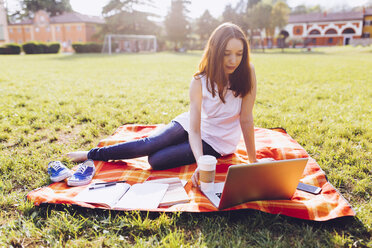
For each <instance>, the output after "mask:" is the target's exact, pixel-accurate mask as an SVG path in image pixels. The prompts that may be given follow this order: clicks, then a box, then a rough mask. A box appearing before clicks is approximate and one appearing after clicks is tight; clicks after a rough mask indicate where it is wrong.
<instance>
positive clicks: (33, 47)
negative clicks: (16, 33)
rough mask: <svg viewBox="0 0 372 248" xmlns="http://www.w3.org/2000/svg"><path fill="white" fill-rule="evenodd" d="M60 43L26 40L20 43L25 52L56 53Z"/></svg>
mask: <svg viewBox="0 0 372 248" xmlns="http://www.w3.org/2000/svg"><path fill="white" fill-rule="evenodd" d="M60 47H61V45H60V44H59V43H56V42H55V43H44V42H27V43H24V44H23V45H22V48H23V51H24V52H25V53H26V54H43V53H58V52H59V49H60Z"/></svg>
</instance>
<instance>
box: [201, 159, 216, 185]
mask: <svg viewBox="0 0 372 248" xmlns="http://www.w3.org/2000/svg"><path fill="white" fill-rule="evenodd" d="M197 163H198V168H199V180H200V188H201V190H202V191H204V192H210V191H213V190H214V177H215V175H216V164H217V159H216V158H215V157H213V156H210V155H204V156H201V157H199V159H198V162H197Z"/></svg>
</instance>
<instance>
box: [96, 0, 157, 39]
mask: <svg viewBox="0 0 372 248" xmlns="http://www.w3.org/2000/svg"><path fill="white" fill-rule="evenodd" d="M152 5H153V2H152V1H151V0H143V1H135V0H128V1H127V0H125V1H124V0H110V1H109V2H108V3H107V5H106V6H104V7H103V10H102V14H103V16H104V17H105V24H104V25H103V27H102V30H101V32H100V33H101V35H102V36H104V34H108V33H109V34H157V33H159V31H160V28H159V27H158V25H156V24H155V23H154V22H153V21H150V20H149V17H154V16H156V17H157V16H158V15H156V14H153V13H149V12H145V11H139V9H140V8H141V7H148V6H152Z"/></svg>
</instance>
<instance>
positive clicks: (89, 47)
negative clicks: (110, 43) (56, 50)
mask: <svg viewBox="0 0 372 248" xmlns="http://www.w3.org/2000/svg"><path fill="white" fill-rule="evenodd" d="M72 48H73V49H74V51H75V53H101V51H102V44H100V43H95V42H88V43H81V42H77V43H72Z"/></svg>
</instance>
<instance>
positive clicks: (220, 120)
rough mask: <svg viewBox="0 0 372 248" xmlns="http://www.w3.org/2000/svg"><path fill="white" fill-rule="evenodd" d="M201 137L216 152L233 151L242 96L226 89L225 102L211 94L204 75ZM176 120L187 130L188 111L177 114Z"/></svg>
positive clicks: (237, 137)
mask: <svg viewBox="0 0 372 248" xmlns="http://www.w3.org/2000/svg"><path fill="white" fill-rule="evenodd" d="M200 79H201V83H202V95H203V98H202V106H201V123H200V124H201V126H200V128H201V138H202V140H204V141H205V142H207V143H208V144H209V145H210V146H211V147H212V148H213V149H214V150H215V151H216V152H218V153H220V154H221V155H227V154H231V153H233V152H235V150H236V147H237V145H238V143H239V140H240V137H241V129H240V121H239V118H240V110H241V106H242V98H241V97H239V96H238V97H235V96H234V94H233V91H231V90H227V92H226V95H225V103H223V102H222V101H221V99H220V97H219V96H218V93H216V94H215V96H214V97H213V96H212V93H210V92H209V91H208V89H207V82H206V77H205V76H202V77H201V78H200ZM174 121H177V122H178V123H180V124H181V125H182V127H183V128H184V129H185V130H186V131H187V132H189V130H190V112H186V113H183V114H180V115H179V116H177V117H176V118H175V119H174Z"/></svg>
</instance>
